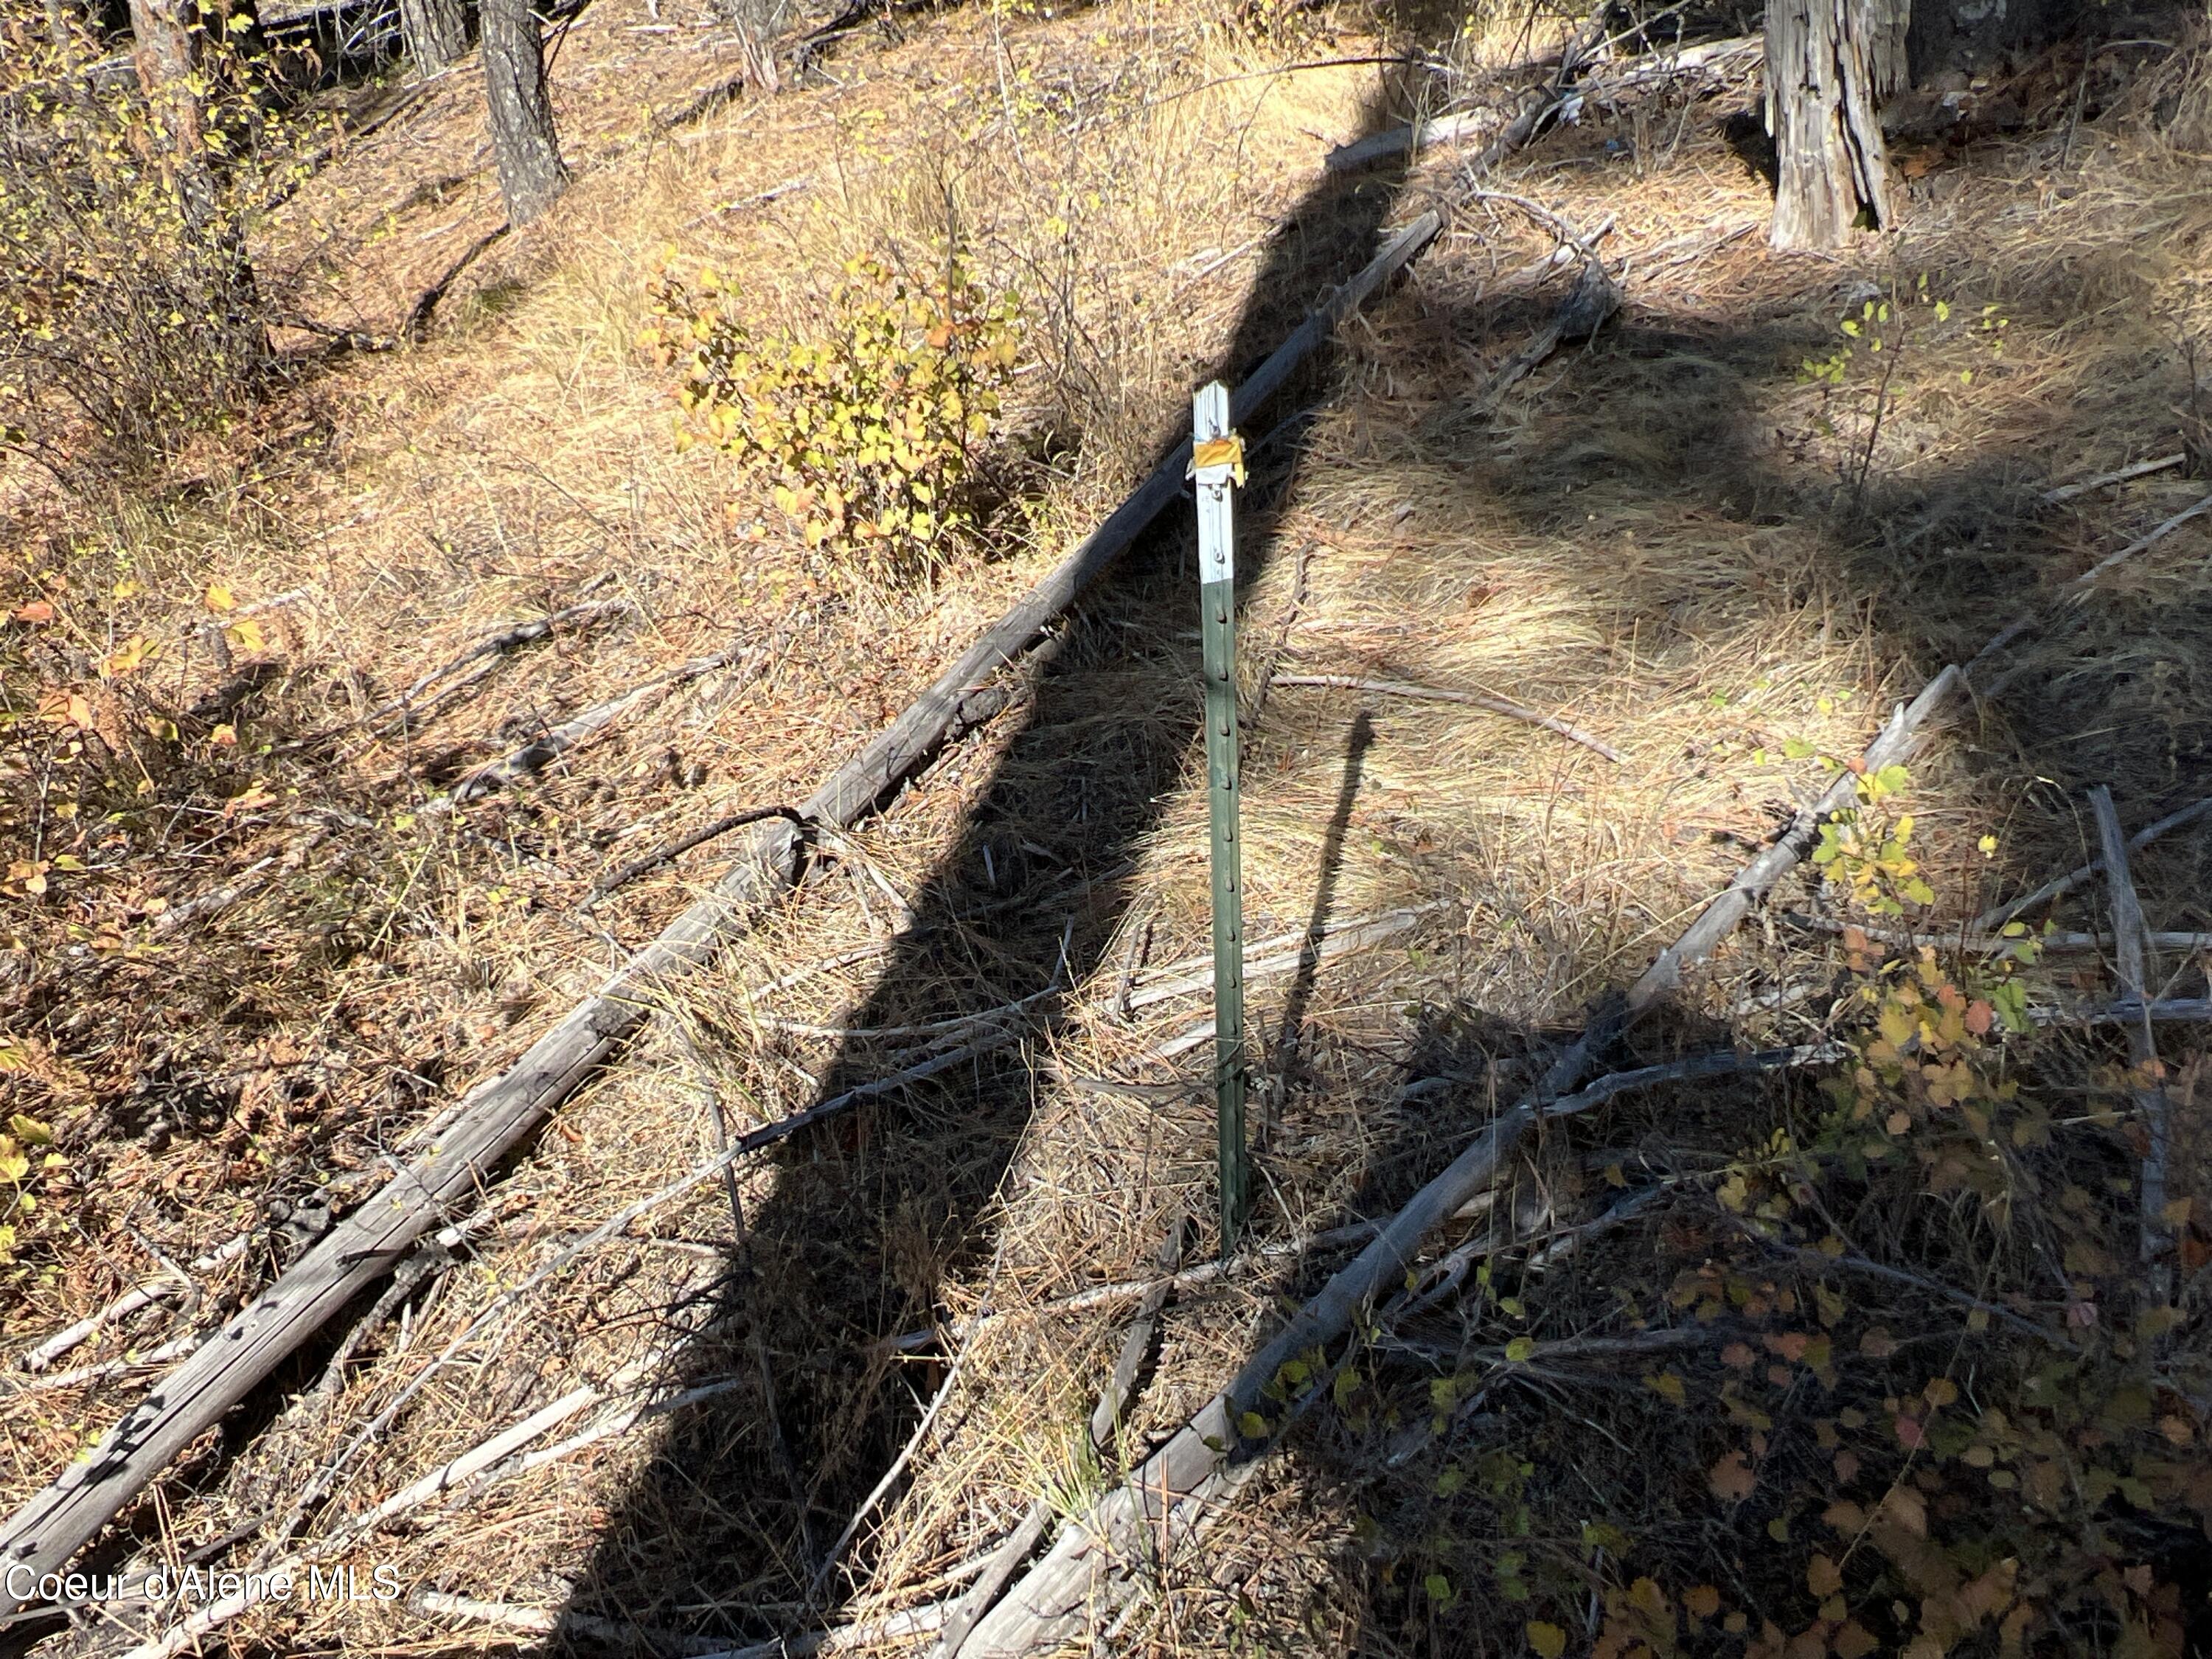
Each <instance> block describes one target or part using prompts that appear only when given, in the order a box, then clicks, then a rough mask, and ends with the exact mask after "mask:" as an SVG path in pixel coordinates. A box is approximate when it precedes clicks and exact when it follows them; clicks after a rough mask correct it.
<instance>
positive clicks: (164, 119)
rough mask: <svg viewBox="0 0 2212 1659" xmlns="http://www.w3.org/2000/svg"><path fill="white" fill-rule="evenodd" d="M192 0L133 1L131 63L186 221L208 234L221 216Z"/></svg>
mask: <svg viewBox="0 0 2212 1659" xmlns="http://www.w3.org/2000/svg"><path fill="white" fill-rule="evenodd" d="M193 12H194V7H193V4H192V0H131V64H132V65H133V66H134V67H135V68H136V69H137V71H138V85H139V88H140V89H141V90H142V91H143V92H144V93H145V94H146V102H147V105H148V106H149V107H150V108H151V109H152V111H153V112H154V125H155V129H156V130H157V131H159V133H160V135H161V148H162V155H161V166H162V168H163V170H164V171H165V172H166V173H167V174H168V176H169V181H170V186H171V188H172V189H173V190H174V191H176V192H177V200H178V203H179V205H180V206H181V207H182V208H183V210H184V215H185V227H186V228H188V229H189V230H190V231H191V233H192V234H193V235H194V236H195V237H196V238H204V237H205V236H206V235H207V234H209V232H210V229H211V228H213V226H214V222H215V217H216V191H215V174H214V171H213V169H212V168H210V167H209V165H208V150H207V140H206V136H205V134H204V131H202V126H201V121H200V100H199V94H198V92H197V89H196V88H195V87H194V85H193V71H194V70H196V69H197V67H198V64H197V61H196V60H197V52H196V50H195V46H194V42H193V40H192V30H191V21H192V15H193Z"/></svg>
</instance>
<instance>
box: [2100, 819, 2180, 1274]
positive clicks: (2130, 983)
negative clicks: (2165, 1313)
mask: <svg viewBox="0 0 2212 1659" xmlns="http://www.w3.org/2000/svg"><path fill="white" fill-rule="evenodd" d="M2089 810H2090V811H2091V812H2092V813H2093V815H2094V816H2095V817H2096V820H2097V839H2098V842H2100V845H2101V846H2102V847H2103V848H2104V853H2105V886H2106V890H2107V891H2108V892H2110V894H2111V895H2112V932H2113V933H2114V934H2115V935H2116V936H2117V947H2116V948H2115V950H2114V951H2113V952H2112V961H2113V965H2114V967H2115V968H2116V969H2118V976H2119V981H2120V994H2121V997H2122V999H2123V1000H2124V1001H2127V1002H2130V1003H2135V1004H2138V1005H2140V1004H2142V1003H2145V1002H2148V1000H2149V998H2150V990H2149V985H2150V976H2151V963H2150V953H2149V951H2148V948H2147V947H2146V946H2145V945H2144V943H2143V934H2144V932H2145V929H2144V927H2143V913H2142V900H2141V899H2140V898H2139V897H2137V896H2136V884H2135V878H2134V876H2133V875H2132V874H2130V872H2129V870H2128V846H2127V841H2126V838H2125V837H2124V836H2122V834H2121V833H2120V815H2119V813H2118V811H2117V810H2116V809H2115V808H2114V807H2113V805H2112V791H2111V790H2110V789H2108V788H2106V787H2105V786H2104V785H2103V784H2101V783H2100V784H2099V785H2098V786H2097V787H2095V788H2094V789H2092V790H2091V791H2090V792H2089ZM2128 1059H2129V1060H2130V1062H2131V1063H2132V1065H2133V1067H2134V1071H2135V1079H2134V1081H2135V1088H2134V1091H2133V1092H2134V1095H2135V1103H2136V1114H2137V1115H2139V1116H2140V1117H2141V1118H2142V1125H2143V1138H2144V1146H2143V1153H2142V1244H2141V1250H2140V1254H2141V1257H2142V1265H2143V1270H2144V1278H2145V1280H2146V1285H2147V1289H2148V1293H2149V1297H2150V1304H2151V1306H2152V1307H2154V1308H2163V1307H2165V1306H2166V1304H2168V1303H2169V1302H2171V1301H2172V1296H2173V1285H2172V1276H2171V1274H2170V1273H2168V1272H2167V1270H2166V1261H2165V1255H2166V1146H2167V1143H2168V1141H2169V1140H2170V1139H2171V1138H2172V1108H2171V1106H2170V1105H2169V1103H2168V1102H2167V1100H2166V1085H2165V1082H2164V1080H2163V1074H2162V1072H2161V1068H2160V1065H2159V1059H2158V1040H2157V1039H2156V1038H2155V1037H2154V1036H2152V1034H2151V1029H2150V1020H2149V1018H2148V1016H2147V1015H2139V1016H2138V1017H2137V1018H2135V1019H2132V1020H2130V1022H2129V1023H2128Z"/></svg>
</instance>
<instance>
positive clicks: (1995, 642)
mask: <svg viewBox="0 0 2212 1659" xmlns="http://www.w3.org/2000/svg"><path fill="white" fill-rule="evenodd" d="M2204 513H2212V495H2207V496H2206V497H2204V499H2203V500H2202V501H2198V502H2197V504H2196V505H2195V506H2193V507H2184V508H2182V509H2181V511H2180V512H2179V513H2175V514H2174V515H2173V516H2172V518H2170V519H2168V520H2166V521H2165V522H2164V523H2163V524H2160V525H2158V526H2155V527H2154V528H2153V529H2150V530H2148V531H2146V532H2143V533H2142V535H2140V536H2138V537H2136V538H2135V540H2133V541H2131V542H2130V543H2129V544H2127V545H2126V546H2125V547H2124V548H2122V549H2121V550H2119V551H2118V552H2117V553H2108V554H2106V556H2104V557H2103V558H2101V559H2100V560H2098V561H2097V562H2096V563H2094V564H2093V565H2091V566H2090V567H2089V568H2087V570H2085V571H2083V572H2082V573H2081V574H2080V575H2078V576H2076V577H2075V578H2074V580H2072V581H2070V582H2068V583H2067V584H2066V586H2064V587H2063V588H2061V589H2060V590H2059V592H2061V593H2062V594H2063V595H2064V596H2065V597H2066V598H2068V599H2078V598H2080V597H2081V595H2083V594H2085V593H2087V592H2088V591H2089V589H2091V588H2093V587H2094V586H2096V585H2097V583H2098V582H2099V581H2100V580H2102V579H2103V577H2104V576H2105V575H2106V573H2108V572H2110V571H2111V570H2112V569H2113V568H2116V567H2117V566H2118V565H2121V564H2123V563H2124V562H2127V561H2128V560H2130V559H2132V558H2133V557H2135V556H2136V554H2138V553H2141V552H2142V551H2143V550H2145V549H2147V548H2152V547H2155V546H2157V545H2158V544H2159V543H2160V542H2162V541H2164V540H2165V539H2166V538H2167V537H2168V536H2171V535H2172V533H2173V532H2175V531H2177V530H2179V529H2180V528H2181V526H2184V525H2185V524H2187V523H2188V522H2189V521H2190V520H2191V519H2195V518H2199V517H2201V516H2203V514H2204ZM2037 614H2038V613H2037V612H2035V611H2022V612H2021V614H2020V615H2019V616H2017V617H2014V618H2013V620H2012V621H2010V622H2008V623H2006V624H2005V625H2004V626H2003V627H2002V628H2001V629H1998V630H1997V631H1996V633H1995V634H1994V635H1990V642H1989V643H1988V644H1987V645H1985V646H1984V647H1982V648H1981V649H1980V650H1979V651H1978V652H1976V653H1974V657H1973V659H1972V661H1970V662H1969V663H1967V665H1966V678H1968V679H1969V680H1971V679H1972V678H1973V677H1974V671H1975V670H1976V669H1977V668H1979V667H1980V666H1981V665H1983V664H1984V663H1985V662H1987V661H1988V660H1989V659H1990V658H1991V657H1994V656H1996V653H1998V652H2000V651H2002V650H2003V649H2004V648H2005V647H2007V646H2008V645H2010V644H2011V643H2012V642H2013V641H2015V640H2016V639H2018V638H2019V637H2020V636H2021V635H2022V634H2025V633H2026V632H2027V630H2028V629H2031V628H2033V626H2034V625H2035V619H2036V616H2037Z"/></svg>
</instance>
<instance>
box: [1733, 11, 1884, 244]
mask: <svg viewBox="0 0 2212 1659" xmlns="http://www.w3.org/2000/svg"><path fill="white" fill-rule="evenodd" d="M1910 20H1911V0H1767V5H1766V126H1767V131H1770V132H1771V133H1772V134H1773V135H1774V148H1775V154H1776V157H1777V161H1778V177H1777V179H1776V181H1775V191H1774V228H1773V234H1772V240H1773V244H1774V246H1776V247H1778V248H1827V247H1837V246H1841V245H1842V243H1843V241H1844V238H1845V236H1846V235H1848V234H1850V228H1851V227H1852V226H1853V225H1854V224H1855V223H1857V221H1858V218H1859V216H1860V214H1861V212H1862V211H1863V212H1865V213H1866V214H1868V215H1869V216H1870V217H1871V218H1872V220H1873V222H1874V223H1875V225H1876V226H1877V227H1879V228H1883V229H1887V228H1890V227H1891V226H1893V225H1894V224H1895V223H1896V222H1897V219H1898V205H1897V204H1898V190H1897V185H1896V183H1895V181H1894V180H1893V179H1892V178H1891V176H1890V171H1889V156H1888V152H1887V150H1886V149H1884V148H1883V145H1882V138H1881V127H1880V126H1879V125H1876V123H1875V106H1876V104H1878V103H1879V102H1880V101H1881V100H1883V99H1885V98H1888V97H1890V96H1892V95H1893V94H1896V93H1898V92H1900V91H1902V90H1903V89H1904V88H1905V83H1906V79H1907V72H1906V69H1905V27H1906V24H1907V23H1908V22H1909V21H1910Z"/></svg>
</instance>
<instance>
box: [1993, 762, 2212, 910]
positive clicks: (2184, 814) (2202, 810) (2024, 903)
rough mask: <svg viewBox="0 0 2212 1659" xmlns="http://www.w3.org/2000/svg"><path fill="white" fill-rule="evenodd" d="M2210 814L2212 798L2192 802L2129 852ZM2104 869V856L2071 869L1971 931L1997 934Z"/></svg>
mask: <svg viewBox="0 0 2212 1659" xmlns="http://www.w3.org/2000/svg"><path fill="white" fill-rule="evenodd" d="M2207 813H2212V795H2207V796H2205V797H2204V799H2202V800H2198V801H2191V803H2190V804H2189V805H2186V806H2185V807H2182V808H2181V809H2179V811H2172V812H2168V813H2167V814H2166V816H2165V817H2162V818H2160V819H2159V820H2158V822H2157V823H2150V824H2146V825H2144V826H2143V828H2142V829H2138V830H2136V833H2135V834H2134V835H2133V836H2130V837H2129V839H2128V851H2129V853H2130V854H2136V853H2140V852H2142V849H2143V848H2146V847H2148V846H2149V845H2150V844H2151V843H2152V842H2154V841H2156V840H2157V839H2158V838H2159V837H2160V836H2163V835H2165V834H2166V833H2167V832H2168V831H2169V830H2173V829H2181V828H2183V827H2184V826H2185V825H2187V824H2191V823H2196V822H2197V819H2199V818H2201V817H2204V816H2205V815H2206V814H2207ZM2104 868H2105V860H2103V859H2102V858H2101V857H2100V858H2093V859H2092V860H2089V862H2088V863H2087V864H2085V865H2082V866H2081V867H2080V868H2079V869H2075V870H2069V871H2068V872H2066V873H2065V874H2064V875H2063V876H2059V877H2057V878H2054V879H2052V880H2050V881H2046V882H2045V883H2044V884H2043V885H2042V886H2040V887H2039V888H2037V889H2036V890H2034V891H2033V892H2032V893H2026V894H2023V895H2022V896H2020V897H2019V898H2016V899H2012V900H2009V901H2008V902H2005V903H2003V904H2000V905H1998V906H1997V907H1996V908H1995V909H1993V910H1984V911H1983V912H1982V914H1981V915H1978V916H1976V917H1975V918H1974V920H1973V921H1972V926H1971V931H1972V932H1973V933H1995V932H1996V931H1997V929H1999V928H2000V927H2003V926H2004V925H2005V924H2006V923H2007V922H2008V921H2012V920H2013V919H2014V918H2015V917H2016V916H2020V915H2025V914H2026V913H2027V912H2028V911H2030V910H2033V909H2034V908H2036V907H2037V906H2038V905H2039V904H2047V903H2049V902H2051V900H2052V899H2055V898H2061V897H2063V896H2065V895H2066V894H2068V893H2070V892H2072V891H2073V890H2075V888H2076V887H2079V886H2080V885H2081V884H2082V883H2083V882H2085V881H2087V880H2089V879H2090V878H2092V877H2094V876H2097V875H2100V874H2102V873H2103V872H2104Z"/></svg>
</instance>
